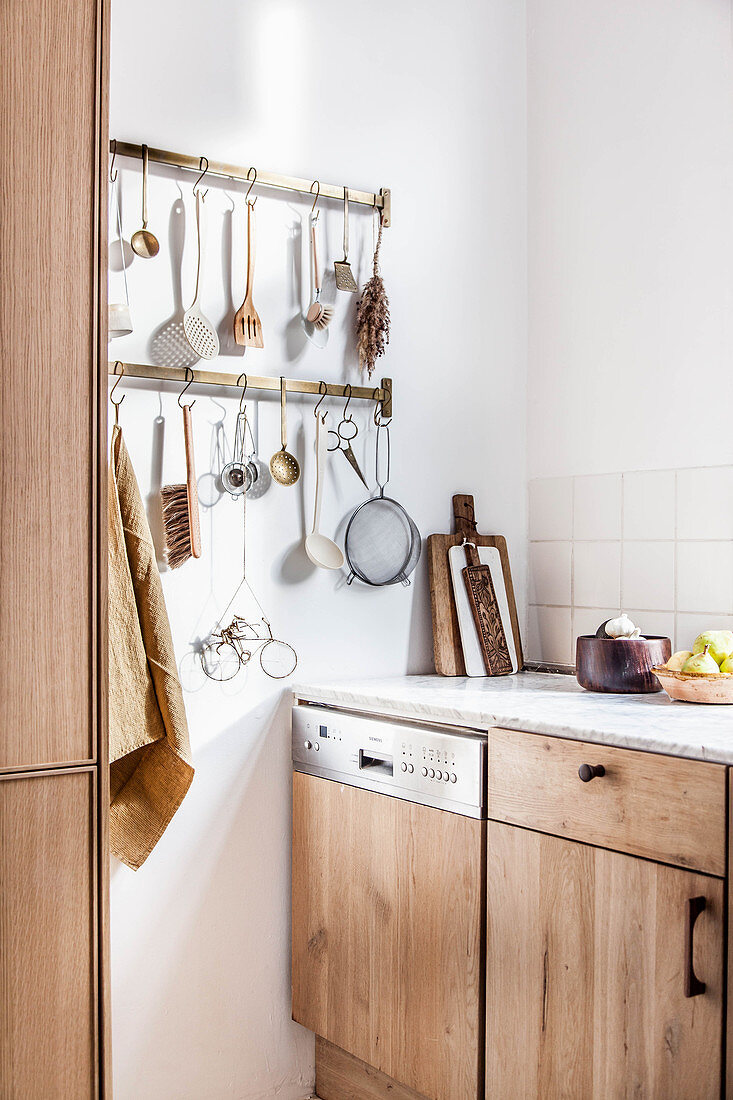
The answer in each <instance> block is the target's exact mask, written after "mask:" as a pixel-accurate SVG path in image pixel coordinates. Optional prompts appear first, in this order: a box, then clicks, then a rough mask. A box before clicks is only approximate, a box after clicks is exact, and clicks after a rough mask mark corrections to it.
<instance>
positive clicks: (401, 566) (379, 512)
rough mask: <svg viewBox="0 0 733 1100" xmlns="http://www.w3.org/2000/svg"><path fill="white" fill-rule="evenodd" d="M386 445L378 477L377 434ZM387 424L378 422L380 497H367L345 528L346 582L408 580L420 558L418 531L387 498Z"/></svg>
mask: <svg viewBox="0 0 733 1100" xmlns="http://www.w3.org/2000/svg"><path fill="white" fill-rule="evenodd" d="M382 433H385V437H386V444H387V460H386V471H385V473H386V476H385V478H384V481H381V480H380V470H379V467H380V444H379V441H380V436H381V434H382ZM390 462H391V456H390V439H389V424H388V423H383V422H382V421H381V418H380V420H379V421H378V423H377V445H376V482H377V487H378V488H379V496H377V497H370V499H369V500H365V501H364V503H363V504H360V505H359V507H358V508H357V509H356V511H355V512H353V514H352V516H351V519H350V520H349V524H348V526H347V528H346V538H345V550H346V559H347V561H348V563H349V568H350V569H351V573H350V574H349V576H348V578H347V583H348V584H351V582H352V581H353V579H354V577H358V578H359V580H360V581H363V582H364V584H371V585H375V586H379V585H386V584H397V582H398V581H399V582H400V583H402V584H409V583H410V574H411V573H412V572H413V570H414V569H415V566H416V565H417V563H418V561H419V560H420V532H419V531H418V529H417V527H416V526H415V523H414V522H413V520H412V519H411V518H410V516H409V515H408V514H407V512H406V511H405V509H404V508H403V507H402V505H401V504H398V503H397V501H396V500H394V499H393V498H392V497H386V496H385V495H384V490H385V488H386V487H387V484H388V482H389V475H390Z"/></svg>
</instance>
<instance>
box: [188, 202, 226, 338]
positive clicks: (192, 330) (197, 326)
mask: <svg viewBox="0 0 733 1100" xmlns="http://www.w3.org/2000/svg"><path fill="white" fill-rule="evenodd" d="M204 195H205V192H203V193H202V192H201V191H200V190H198V189H197V190H196V234H197V237H198V262H197V265H196V293H195V294H194V299H193V302H192V303H191V305H190V307H189V308H188V309H187V310H186V312H185V313H184V315H183V331H184V332H185V334H186V339H187V340H188V342H189V344H190V345H191V347H192V348H193V350H194V351H195V352H196V354H197V355H200V356H201V358H202V359H214V358H215V357H216V356H217V355H218V354H219V337H218V335H217V332H216V329H215V328H214V326H213V325H212V323H211V321H210V320H209V319H208V317H205V316H204V314H203V313H202V312H201V306H200V304H199V302H200V298H201V294H202V291H203V285H204V262H205V259H206V222H205V217H204Z"/></svg>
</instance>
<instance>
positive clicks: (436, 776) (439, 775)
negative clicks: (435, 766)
mask: <svg viewBox="0 0 733 1100" xmlns="http://www.w3.org/2000/svg"><path fill="white" fill-rule="evenodd" d="M435 778H436V779H442V778H443V773H442V772H436V773H435Z"/></svg>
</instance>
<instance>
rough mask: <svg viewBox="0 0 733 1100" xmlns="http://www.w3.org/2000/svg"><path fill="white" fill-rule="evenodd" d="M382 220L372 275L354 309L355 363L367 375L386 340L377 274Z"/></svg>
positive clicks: (383, 296) (384, 301)
mask: <svg viewBox="0 0 733 1100" xmlns="http://www.w3.org/2000/svg"><path fill="white" fill-rule="evenodd" d="M382 228H383V227H382V221H381V219H380V221H379V236H378V237H377V247H376V249H375V250H374V267H373V274H372V277H371V279H370V280H369V282H368V283H367V284H366V286H365V287H364V290H363V292H362V295H361V301H360V302H359V305H358V307H357V311H356V331H357V348H358V350H359V366H360V367H361V368H362V370H364V369H365V368H366V371H367V373H368V375H369V377H370V378H371V376H372V374H373V372H374V365H375V363H376V361H377V359H378V358H379V357H380V355H384V353H385V351H386V348H387V344H388V343H389V298H388V297H387V292H386V290H385V289H384V282H383V280H382V276H381V275H380V274H379V249H380V248H381V246H382Z"/></svg>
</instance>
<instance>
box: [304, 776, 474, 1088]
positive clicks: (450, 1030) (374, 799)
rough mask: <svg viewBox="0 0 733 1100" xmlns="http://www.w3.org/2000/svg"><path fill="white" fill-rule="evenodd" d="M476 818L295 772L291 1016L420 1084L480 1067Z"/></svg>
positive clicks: (468, 1080)
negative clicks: (417, 804) (416, 804)
mask: <svg viewBox="0 0 733 1100" xmlns="http://www.w3.org/2000/svg"><path fill="white" fill-rule="evenodd" d="M484 848H485V823H484V822H480V821H473V820H470V819H468V818H465V817H459V816H458V815H457V814H452V813H446V812H444V811H441V810H435V809H431V808H429V807H426V806H415V805H413V804H412V803H410V802H403V801H401V800H400V799H396V798H387V797H384V796H382V795H377V794H373V793H372V792H370V791H362V790H359V789H357V788H356V787H347V786H343V785H342V784H340V783H332V782H330V781H328V780H326V779H319V778H315V777H313V776H309V775H302V774H298V773H296V774H295V775H294V776H293V1018H294V1019H295V1020H297V1021H298V1022H299V1023H301V1024H304V1025H305V1026H306V1027H308V1028H310V1029H311V1031H315V1032H316V1034H318V1035H321V1036H323V1037H324V1038H326V1039H328V1040H329V1042H331V1043H333V1044H335V1045H336V1046H337V1047H341V1048H342V1049H343V1050H347V1051H349V1052H350V1053H351V1054H354V1055H355V1056H356V1057H357V1058H359V1059H361V1061H363V1062H366V1063H368V1064H369V1065H370V1066H374V1067H376V1068H377V1069H379V1070H381V1071H382V1072H383V1073H386V1074H387V1075H388V1076H389V1077H392V1078H394V1079H395V1080H397V1081H399V1082H401V1083H402V1084H404V1085H407V1086H408V1087H409V1088H411V1089H414V1090H415V1092H418V1093H421V1094H423V1095H424V1096H426V1097H428V1098H429V1100H476V1096H477V1094H478V1092H479V1081H480V1078H481V1076H482V1073H481V1063H482V1054H483V1050H482V1048H483V1033H482V1030H481V1002H482V996H481V993H482V988H481V987H482V984H483V978H482V965H481V962H482V959H481V946H482V938H483V937H482V929H483V914H484V906H483V898H484V896H485V885H484V883H485V880H484V876H483V872H482V865H483V851H484Z"/></svg>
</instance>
